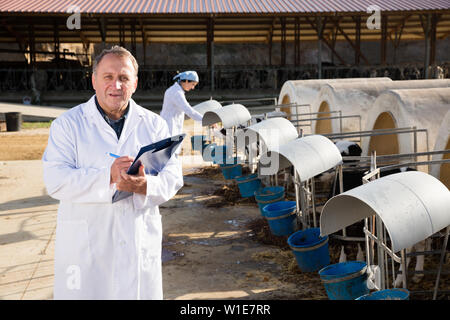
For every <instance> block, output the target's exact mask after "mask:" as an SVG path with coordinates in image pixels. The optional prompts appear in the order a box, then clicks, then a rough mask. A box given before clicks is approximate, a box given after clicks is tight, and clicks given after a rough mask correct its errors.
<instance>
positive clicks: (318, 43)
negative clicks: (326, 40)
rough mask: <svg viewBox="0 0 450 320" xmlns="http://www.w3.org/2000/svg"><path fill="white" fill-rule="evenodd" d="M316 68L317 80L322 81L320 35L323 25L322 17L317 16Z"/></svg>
mask: <svg viewBox="0 0 450 320" xmlns="http://www.w3.org/2000/svg"><path fill="white" fill-rule="evenodd" d="M316 19H317V22H316V24H317V51H318V52H317V68H318V78H319V79H322V34H323V25H322V17H320V16H318V17H317V18H316Z"/></svg>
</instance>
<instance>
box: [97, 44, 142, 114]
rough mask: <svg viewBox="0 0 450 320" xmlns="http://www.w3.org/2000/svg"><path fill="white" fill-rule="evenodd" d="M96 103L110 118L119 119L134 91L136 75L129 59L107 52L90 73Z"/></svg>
mask: <svg viewBox="0 0 450 320" xmlns="http://www.w3.org/2000/svg"><path fill="white" fill-rule="evenodd" d="M92 86H93V87H94V89H95V94H96V96H97V100H98V103H99V104H100V106H101V107H102V109H104V111H105V113H106V114H107V115H108V116H109V117H110V118H112V119H119V118H120V116H121V115H122V112H123V111H124V110H125V109H126V107H127V105H128V101H129V100H130V98H131V96H132V94H133V93H134V92H135V91H136V87H137V77H136V74H135V70H134V67H133V64H132V63H131V61H130V59H128V58H126V57H120V56H117V55H115V54H111V53H110V54H107V55H105V56H104V57H103V59H102V60H101V61H100V63H99V64H98V65H97V69H96V72H95V73H94V74H93V75H92Z"/></svg>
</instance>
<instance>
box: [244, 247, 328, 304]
mask: <svg viewBox="0 0 450 320" xmlns="http://www.w3.org/2000/svg"><path fill="white" fill-rule="evenodd" d="M252 259H254V260H256V261H268V262H271V263H276V264H278V265H280V266H281V268H282V271H281V272H280V273H279V281H281V282H284V283H289V284H294V285H295V288H296V291H295V292H291V293H290V294H291V295H293V296H292V297H293V298H296V299H308V300H327V299H328V296H327V294H326V291H325V289H324V286H323V284H322V282H321V280H320V276H319V274H318V273H317V272H302V271H301V270H300V268H299V267H298V264H297V260H295V257H294V254H293V253H292V251H291V250H283V249H278V248H277V249H275V250H269V251H262V252H257V253H255V254H253V255H252ZM285 289H286V290H287V288H285Z"/></svg>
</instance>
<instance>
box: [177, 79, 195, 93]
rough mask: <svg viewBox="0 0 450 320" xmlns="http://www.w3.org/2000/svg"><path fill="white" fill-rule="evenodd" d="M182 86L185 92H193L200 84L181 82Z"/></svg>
mask: <svg viewBox="0 0 450 320" xmlns="http://www.w3.org/2000/svg"><path fill="white" fill-rule="evenodd" d="M180 84H181V87H182V88H183V90H184V91H191V90H193V89H194V88H195V86H196V85H197V84H198V82H195V81H192V82H189V81H180Z"/></svg>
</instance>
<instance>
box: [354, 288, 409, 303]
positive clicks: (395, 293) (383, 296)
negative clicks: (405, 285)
mask: <svg viewBox="0 0 450 320" xmlns="http://www.w3.org/2000/svg"><path fill="white" fill-rule="evenodd" d="M356 300H409V291H408V290H406V289H386V290H381V291H375V292H372V293H369V294H365V295H363V296H361V297H359V298H357V299H356Z"/></svg>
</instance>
